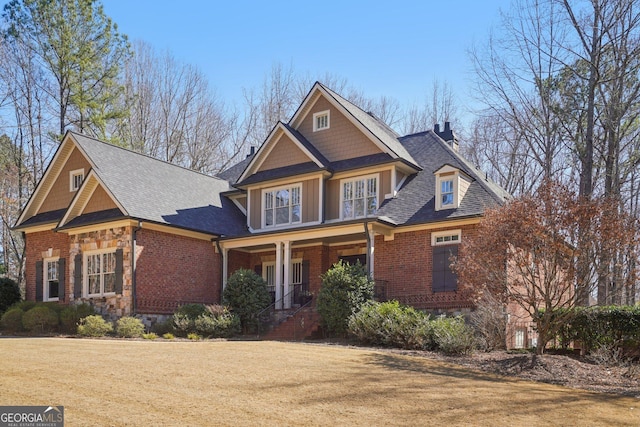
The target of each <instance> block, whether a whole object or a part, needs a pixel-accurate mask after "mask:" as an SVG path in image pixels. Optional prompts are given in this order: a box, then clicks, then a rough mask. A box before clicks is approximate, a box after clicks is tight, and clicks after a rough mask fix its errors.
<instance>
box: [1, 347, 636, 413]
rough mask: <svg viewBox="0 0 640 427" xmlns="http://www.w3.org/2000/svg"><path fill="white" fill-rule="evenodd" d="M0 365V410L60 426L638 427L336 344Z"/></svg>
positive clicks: (104, 354) (52, 351) (109, 352)
mask: <svg viewBox="0 0 640 427" xmlns="http://www.w3.org/2000/svg"><path fill="white" fill-rule="evenodd" d="M0 366H2V377H1V379H0V405H64V408H65V419H66V425H67V426H129V425H130V426H162V425H167V426H174V425H175V426H177V425H180V426H218V425H233V426H238V425H331V426H345V425H363V426H374V425H375V426H381V425H432V426H437V425H464V426H500V425H502V426H530V425H538V426H540V425H542V426H544V425H553V426H555V425H575V426H613V425H616V426H625V425H628V426H638V425H640V400H638V399H634V398H630V397H620V396H613V395H606V394H598V393H589V392H584V391H578V390H574V389H568V388H564V387H561V386H554V385H548V384H541V383H533V382H527V381H521V380H510V379H506V378H502V377H497V376H494V375H490V374H485V373H481V372H479V371H473V370H470V369H467V368H462V367H459V366H456V365H450V364H446V363H444V362H439V361H435V360H429V359H425V358H421V357H416V356H407V355H402V354H394V353H391V352H384V351H376V350H369V349H362V348H350V347H344V346H332V345H318V344H298V343H280V342H268V341H267V342H241V341H204V342H184V341H183V342H170V341H164V340H158V341H153V342H152V341H133V340H91V339H65V338H7V339H0Z"/></svg>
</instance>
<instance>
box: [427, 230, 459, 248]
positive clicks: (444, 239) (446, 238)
mask: <svg viewBox="0 0 640 427" xmlns="http://www.w3.org/2000/svg"><path fill="white" fill-rule="evenodd" d="M461 237H462V230H447V231H438V232H435V233H431V245H433V246H438V245H453V244H457V243H460V238H461Z"/></svg>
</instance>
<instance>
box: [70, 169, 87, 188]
mask: <svg viewBox="0 0 640 427" xmlns="http://www.w3.org/2000/svg"><path fill="white" fill-rule="evenodd" d="M78 176H81V177H82V178H81V179H80V182H76V177H78ZM82 181H84V169H75V170H72V171H71V172H69V191H77V190H78V188H80V186H81V185H82Z"/></svg>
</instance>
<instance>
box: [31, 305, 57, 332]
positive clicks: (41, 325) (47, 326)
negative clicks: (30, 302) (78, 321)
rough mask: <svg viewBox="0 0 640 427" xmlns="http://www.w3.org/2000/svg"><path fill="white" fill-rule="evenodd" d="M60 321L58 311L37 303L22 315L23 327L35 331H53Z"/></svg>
mask: <svg viewBox="0 0 640 427" xmlns="http://www.w3.org/2000/svg"><path fill="white" fill-rule="evenodd" d="M58 322H59V318H58V313H56V312H55V311H54V310H53V309H52V308H50V307H47V306H45V305H37V306H35V307H33V308H32V309H31V310H29V311H27V312H26V313H24V314H23V315H22V327H23V328H24V329H25V330H27V331H29V332H34V333H44V332H52V331H54V330H55V329H56V328H57V327H58Z"/></svg>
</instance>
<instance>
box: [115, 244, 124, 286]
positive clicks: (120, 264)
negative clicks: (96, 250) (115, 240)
mask: <svg viewBox="0 0 640 427" xmlns="http://www.w3.org/2000/svg"><path fill="white" fill-rule="evenodd" d="M123 259H124V257H123V255H122V249H116V294H122V281H123V277H122V274H123V272H124V268H123V262H124V261H123Z"/></svg>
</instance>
